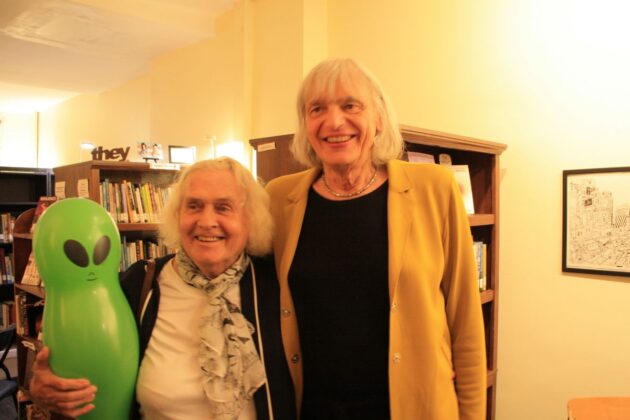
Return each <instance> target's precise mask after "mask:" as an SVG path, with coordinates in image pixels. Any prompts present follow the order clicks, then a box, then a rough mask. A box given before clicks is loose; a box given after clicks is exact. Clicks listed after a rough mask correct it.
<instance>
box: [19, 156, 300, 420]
mask: <svg viewBox="0 0 630 420" xmlns="http://www.w3.org/2000/svg"><path fill="white" fill-rule="evenodd" d="M268 203H269V199H268V197H267V194H266V193H265V191H264V190H263V189H262V187H261V186H260V185H259V184H258V183H257V182H256V181H255V180H254V179H253V177H252V176H251V174H250V173H249V172H248V171H247V170H246V169H245V168H243V167H242V166H241V165H240V164H239V163H238V162H236V161H234V160H232V159H229V158H221V159H217V160H204V161H200V162H197V163H195V164H194V165H192V166H190V167H188V168H187V169H185V170H184V171H183V172H182V173H181V175H180V177H179V179H178V182H177V183H176V185H175V187H174V189H173V192H172V195H171V198H170V200H169V203H168V205H167V208H166V209H165V215H164V219H163V223H162V225H161V228H160V230H161V235H162V237H163V238H164V241H165V243H166V244H167V245H169V246H171V247H173V248H175V249H177V252H176V253H175V254H174V255H168V256H166V257H162V258H158V259H157V260H156V264H155V271H154V273H153V274H152V275H151V273H149V274H148V275H147V270H149V268H148V267H149V265H148V263H147V261H139V262H137V263H135V264H134V265H132V266H131V267H130V268H129V269H128V270H127V271H125V272H124V273H122V275H121V282H122V287H123V290H124V292H125V295H126V297H127V299H128V301H129V304H130V306H131V308H132V310H133V311H134V313H137V314H138V317H139V335H140V369H139V373H138V380H137V384H136V400H137V404H136V407H135V409H134V410H133V413H132V417H133V418H139V417H143V418H147V419H193V418H194V419H225V420H227V419H230V420H231V419H238V420H254V419H273V418H276V419H283V420H284V419H293V418H295V417H296V409H295V402H294V393H293V388H292V384H291V379H290V376H289V372H288V368H287V364H286V361H285V359H284V356H283V351H282V341H281V337H280V320H279V313H280V312H279V303H278V285H277V281H276V276H275V270H274V268H273V261H272V260H271V259H269V258H264V257H263V256H264V255H265V254H268V253H269V251H270V250H271V237H272V220H271V216H270V213H269V209H268ZM143 283H144V287H143ZM49 353H50V352H49V349H47V348H44V349H43V350H42V351H41V352H40V353H39V354H38V356H37V359H36V362H35V364H34V367H33V378H32V380H31V383H30V391H31V394H32V396H33V398H34V399H35V401H36V402H38V403H39V404H40V405H42V406H44V407H45V408H48V409H50V410H52V411H55V412H58V413H61V414H63V415H66V416H70V417H76V416H80V415H84V414H86V413H89V411H91V410H92V409H93V407H94V405H93V404H91V401H93V399H94V395H95V393H96V392H98V391H97V390H96V389H95V387H94V386H93V385H91V384H90V382H89V381H88V380H87V379H64V378H60V377H58V376H56V375H54V374H53V372H52V371H51V370H50V368H49V366H48V356H49Z"/></svg>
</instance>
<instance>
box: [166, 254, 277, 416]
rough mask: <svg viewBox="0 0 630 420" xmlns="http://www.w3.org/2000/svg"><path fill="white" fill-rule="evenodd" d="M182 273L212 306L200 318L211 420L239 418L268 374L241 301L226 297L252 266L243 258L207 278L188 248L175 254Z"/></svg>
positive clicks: (245, 257)
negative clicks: (242, 309)
mask: <svg viewBox="0 0 630 420" xmlns="http://www.w3.org/2000/svg"><path fill="white" fill-rule="evenodd" d="M175 258H176V262H177V272H178V273H179V275H180V277H181V278H182V279H183V280H184V282H186V283H187V284H189V285H190V286H193V287H196V288H198V289H201V290H203V291H204V293H205V294H206V295H207V296H208V307H207V310H206V312H205V313H204V315H203V316H202V318H201V324H200V334H201V346H200V349H199V357H198V360H199V364H200V366H201V370H202V371H203V377H204V383H203V389H204V392H205V394H206V396H207V397H208V401H209V402H210V407H211V412H212V418H213V419H220V420H231V419H236V418H237V417H238V416H239V414H240V412H241V410H242V409H243V407H244V406H245V403H246V401H248V400H250V399H251V398H252V395H254V392H256V390H257V389H258V388H259V387H260V386H262V385H263V384H264V383H265V381H266V376H265V369H264V366H263V364H262V362H261V361H260V357H259V356H258V353H257V352H256V347H255V345H254V341H253V339H252V334H253V333H254V327H253V326H252V324H251V323H250V322H249V321H247V319H245V317H244V316H243V314H242V313H241V308H240V306H239V305H238V304H237V303H236V302H232V301H230V300H229V299H228V298H227V294H228V292H229V291H230V290H231V289H232V288H234V287H238V283H239V281H240V280H241V278H242V277H243V274H244V273H245V271H246V270H247V267H248V266H249V264H250V260H249V257H248V256H247V255H245V254H242V255H241V256H240V257H239V258H238V260H237V261H236V262H235V263H234V264H233V265H232V266H231V267H229V268H228V269H227V270H225V271H224V272H223V273H222V274H220V275H218V276H217V277H215V278H208V277H206V276H204V275H203V273H202V272H201V271H200V270H199V268H198V267H197V266H196V265H195V263H194V262H193V261H192V260H191V259H190V257H188V255H186V253H185V252H184V250H183V249H180V250H178V252H177V255H176V257H175Z"/></svg>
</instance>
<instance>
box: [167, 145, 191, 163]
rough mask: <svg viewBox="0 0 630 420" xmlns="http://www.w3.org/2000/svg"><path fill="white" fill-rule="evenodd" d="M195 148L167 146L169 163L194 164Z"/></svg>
mask: <svg viewBox="0 0 630 420" xmlns="http://www.w3.org/2000/svg"><path fill="white" fill-rule="evenodd" d="M196 151H197V148H196V147H195V146H168V159H169V162H171V163H183V164H193V163H195V154H196Z"/></svg>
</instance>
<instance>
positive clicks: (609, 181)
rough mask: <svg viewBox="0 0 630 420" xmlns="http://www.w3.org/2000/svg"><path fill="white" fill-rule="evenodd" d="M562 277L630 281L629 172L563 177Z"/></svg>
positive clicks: (608, 170) (627, 169) (574, 172)
mask: <svg viewBox="0 0 630 420" xmlns="http://www.w3.org/2000/svg"><path fill="white" fill-rule="evenodd" d="M562 191H563V194H562V196H563V198H562V271H564V272H574V273H588V274H602V275H609V276H626V277H630V253H629V252H628V251H627V250H628V249H630V167H617V168H597V169H574V170H565V171H563V172H562Z"/></svg>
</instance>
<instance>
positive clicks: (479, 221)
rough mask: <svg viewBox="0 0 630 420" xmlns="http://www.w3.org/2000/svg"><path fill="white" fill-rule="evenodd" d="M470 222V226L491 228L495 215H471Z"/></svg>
mask: <svg viewBox="0 0 630 420" xmlns="http://www.w3.org/2000/svg"><path fill="white" fill-rule="evenodd" d="M468 222H469V223H470V226H490V225H493V224H494V214H471V215H469V216H468Z"/></svg>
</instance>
